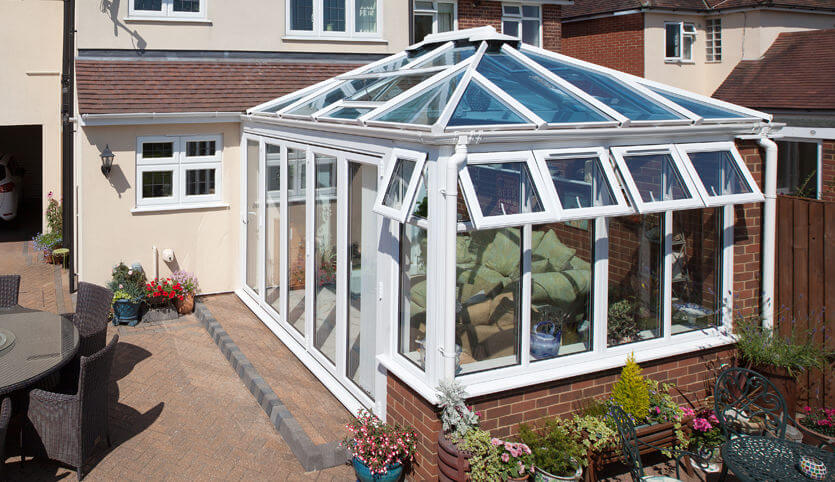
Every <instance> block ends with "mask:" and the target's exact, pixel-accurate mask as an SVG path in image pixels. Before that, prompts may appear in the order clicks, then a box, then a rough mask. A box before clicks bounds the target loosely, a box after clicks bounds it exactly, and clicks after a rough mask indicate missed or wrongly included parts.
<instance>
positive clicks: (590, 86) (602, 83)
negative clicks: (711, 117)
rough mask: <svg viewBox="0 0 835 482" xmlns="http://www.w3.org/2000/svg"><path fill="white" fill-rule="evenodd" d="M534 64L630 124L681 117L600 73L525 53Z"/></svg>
mask: <svg viewBox="0 0 835 482" xmlns="http://www.w3.org/2000/svg"><path fill="white" fill-rule="evenodd" d="M524 53H525V55H527V56H528V57H529V58H531V60H533V61H534V62H536V63H538V64H539V65H541V66H543V67H545V68H546V69H548V70H550V71H551V72H553V73H554V74H556V75H558V76H559V77H562V78H563V79H564V80H566V81H567V82H570V83H572V84H573V85H574V86H575V87H577V88H578V89H580V90H582V91H584V92H586V93H587V94H589V95H591V96H592V97H594V98H595V99H597V100H599V101H600V102H602V103H603V104H606V105H607V106H608V107H611V108H612V109H614V110H616V111H617V112H618V113H620V114H623V116H624V117H626V118H627V119H630V120H673V119H684V118H685V117H684V116H681V115H679V114H677V113H675V112H673V111H671V110H669V109H667V108H666V107H664V106H662V105H661V104H659V103H657V102H655V101H653V100H652V99H650V98H648V97H646V96H644V95H641V94H640V93H639V92H637V91H635V90H634V89H632V88H630V87H629V86H628V85H626V84H624V83H623V82H620V81H619V80H617V79H615V78H614V77H611V76H609V75H606V74H604V73H601V72H595V71H593V70H591V69H586V68H583V67H578V66H576V65H572V64H570V63H568V62H562V61H559V60H556V59H551V58H548V57H545V56H543V55H536V54H532V53H530V52H524Z"/></svg>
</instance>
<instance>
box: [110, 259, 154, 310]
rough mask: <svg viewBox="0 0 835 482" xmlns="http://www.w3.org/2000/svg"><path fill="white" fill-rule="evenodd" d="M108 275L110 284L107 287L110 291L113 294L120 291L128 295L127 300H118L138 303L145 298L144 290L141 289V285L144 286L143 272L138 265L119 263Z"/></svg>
mask: <svg viewBox="0 0 835 482" xmlns="http://www.w3.org/2000/svg"><path fill="white" fill-rule="evenodd" d="M110 274H111V279H110V283H108V285H107V287H108V288H110V291H113V292H114V293H116V292H119V291H122V292H123V293H126V294H128V295H129V298H120V299H129V300H132V301H137V302H138V301H142V300H143V299H144V298H145V290H144V289H143V285H144V284H145V271H143V270H142V266H140V265H139V264H138V263H137V264H133V265H131V266H128V265H126V264H125V263H119V264H117V265H115V266H113V270H112V271H111V273H110Z"/></svg>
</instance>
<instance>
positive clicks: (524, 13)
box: [502, 3, 542, 47]
mask: <svg viewBox="0 0 835 482" xmlns="http://www.w3.org/2000/svg"><path fill="white" fill-rule="evenodd" d="M502 33H503V34H505V35H510V36H511V37H518V38H519V39H520V40H522V42H524V43H526V44H531V45H535V46H537V47H539V46H540V45H541V44H542V13H541V9H540V6H539V5H519V4H508V3H504V4H502Z"/></svg>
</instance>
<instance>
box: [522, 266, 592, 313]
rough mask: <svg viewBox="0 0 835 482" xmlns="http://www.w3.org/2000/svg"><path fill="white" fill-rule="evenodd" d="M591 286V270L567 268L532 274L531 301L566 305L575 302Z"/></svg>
mask: <svg viewBox="0 0 835 482" xmlns="http://www.w3.org/2000/svg"><path fill="white" fill-rule="evenodd" d="M590 288H591V272H590V271H580V270H566V271H563V272H559V273H554V272H551V273H533V274H532V275H531V302H532V303H549V304H556V305H564V304H568V303H573V302H574V301H575V300H576V299H577V298H578V297H579V296H581V295H585V294H587V293H588V292H589V290H590Z"/></svg>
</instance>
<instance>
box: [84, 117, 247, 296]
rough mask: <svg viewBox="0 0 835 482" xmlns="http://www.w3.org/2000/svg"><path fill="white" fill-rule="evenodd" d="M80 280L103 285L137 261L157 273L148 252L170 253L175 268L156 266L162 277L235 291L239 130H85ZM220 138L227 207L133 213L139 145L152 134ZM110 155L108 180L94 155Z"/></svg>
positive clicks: (199, 127) (157, 127) (180, 126)
mask: <svg viewBox="0 0 835 482" xmlns="http://www.w3.org/2000/svg"><path fill="white" fill-rule="evenodd" d="M79 134H80V146H79V152H80V154H79V158H78V164H79V166H80V169H81V173H80V184H81V189H80V192H81V199H80V205H79V206H78V208H79V212H80V213H81V220H80V229H79V231H80V233H81V235H82V239H81V243H80V245H79V246H78V248H77V249H79V250H80V253H81V257H80V260H81V263H80V266H79V269H78V272H79V276H80V279H81V280H82V281H88V282H92V283H96V284H104V283H106V282H107V281H109V279H110V272H111V269H112V267H113V265H114V264H116V263H118V262H119V261H124V262H125V263H128V264H130V263H133V262H136V261H138V262H140V263H141V264H142V266H143V267H144V268H145V271H146V273H147V275H148V277H152V276H153V273H154V260H153V255H152V247H153V246H156V247H157V248H158V249H159V250H160V252H161V251H162V250H163V249H166V248H170V249H173V250H174V254H175V257H176V260H175V263H172V264H171V265H170V266H169V265H168V264H166V263H165V262H164V261H162V259H161V258H160V260H159V275H160V276H162V277H164V276H168V275H170V274H171V272H173V271H176V270H177V269H184V270H186V271H189V272H194V273H195V274H196V275H197V278H198V280H199V281H200V288H201V291H202V292H203V293H214V292H220V291H232V290H234V289H235V288H237V287H238V286H240V281H239V278H240V276H239V270H240V264H241V262H240V259H239V254H240V245H239V238H240V212H241V211H240V186H241V176H240V162H241V153H240V125H239V124H236V123H229V124H172V125H143V126H107V127H84V128H82V129H81V130H80V132H79ZM194 134H222V135H223V153H222V166H223V167H222V172H223V177H222V190H223V193H222V201H223V202H224V203H227V204H228V205H229V206H228V207H223V208H213V209H196V210H180V211H170V212H153V213H142V214H139V213H131V209H133V208H134V207H135V205H136V190H135V188H136V139H137V137H141V136H152V135H167V136H176V135H194ZM106 144H107V145H109V146H110V149H111V150H112V151H113V153H114V154H115V156H116V157H115V160H114V162H113V170H112V172H111V173H110V176H109V178H106V177H105V176H103V175H102V173H101V170H100V166H101V161H100V160H99V154H100V153H101V151H102V150H103V149H104V147H105V145H106Z"/></svg>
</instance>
